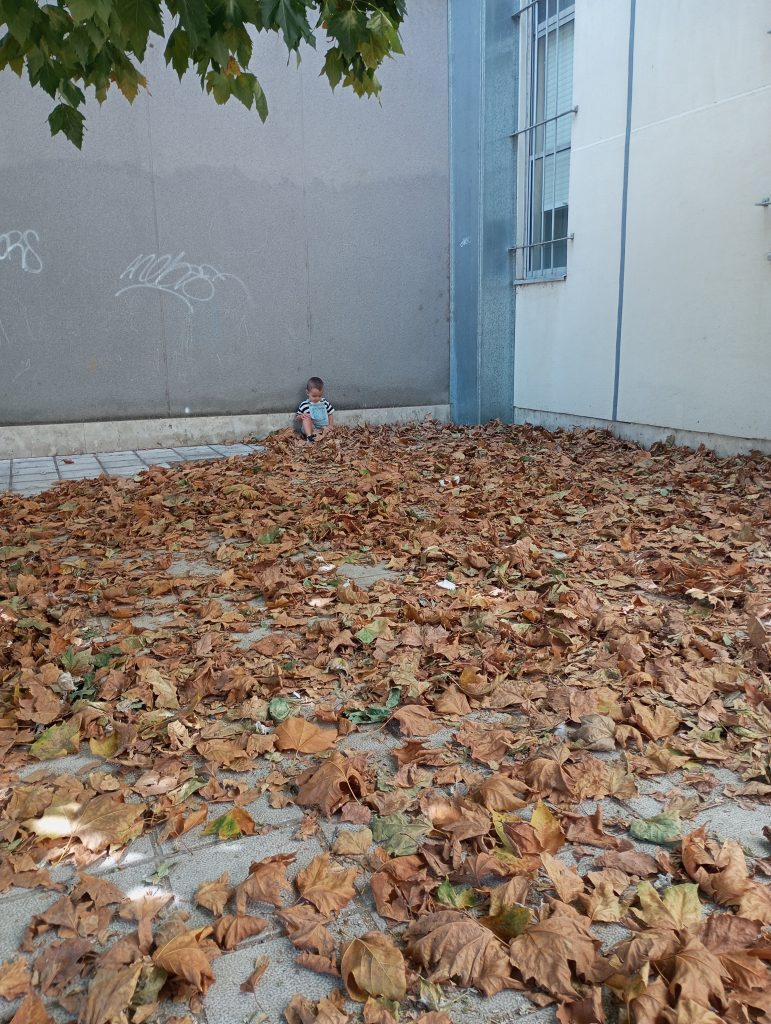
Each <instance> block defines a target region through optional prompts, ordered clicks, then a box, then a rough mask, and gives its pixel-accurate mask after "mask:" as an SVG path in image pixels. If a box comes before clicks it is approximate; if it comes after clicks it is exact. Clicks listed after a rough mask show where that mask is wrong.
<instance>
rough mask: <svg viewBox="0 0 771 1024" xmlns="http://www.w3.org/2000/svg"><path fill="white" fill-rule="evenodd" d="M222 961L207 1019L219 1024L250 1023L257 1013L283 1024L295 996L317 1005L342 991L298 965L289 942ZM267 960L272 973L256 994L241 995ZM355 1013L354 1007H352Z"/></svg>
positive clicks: (268, 1023) (273, 942) (244, 949)
mask: <svg viewBox="0 0 771 1024" xmlns="http://www.w3.org/2000/svg"><path fill="white" fill-rule="evenodd" d="M259 939H260V936H257V941H256V942H254V943H253V944H251V945H245V946H241V947H240V948H239V949H236V950H234V951H233V952H232V953H228V954H227V955H226V956H221V957H218V958H217V959H216V960H215V961H214V963H213V965H212V966H213V970H214V975H215V977H216V979H217V980H216V983H215V984H214V985H212V987H211V988H210V989H209V992H208V994H207V996H206V999H205V1002H204V1008H205V1010H206V1016H207V1018H208V1019H209V1020H210V1021H212V1022H215V1021H216V1022H217V1024H226V1022H227V1024H231V1022H232V1024H236V1022H239V1021H248V1020H250V1019H251V1016H252V1015H254V1014H255V1013H259V1012H262V1013H264V1014H266V1020H265V1024H281V1022H283V1020H284V1017H283V1013H284V1009H285V1007H286V1006H287V1004H288V1003H289V1000H290V999H291V998H292V996H294V995H296V994H298V993H299V994H300V995H303V996H305V997H306V998H307V999H312V1000H314V1001H316V1000H318V999H321V998H322V996H328V995H329V993H330V992H332V990H333V989H339V988H340V980H339V979H338V978H333V977H330V976H329V975H327V974H317V973H316V972H315V971H309V970H306V969H305V968H303V967H299V966H298V965H297V964H296V963H295V956H296V955H297V952H298V951H297V950H296V949H295V948H294V946H293V945H292V943H291V942H290V941H289V939H286V938H273V939H268V940H266V941H263V942H260V941H259ZM261 956H267V957H268V960H269V963H268V969H267V970H266V972H265V974H264V975H263V976H262V978H261V979H260V983H259V985H258V986H257V988H256V990H255V991H254V993H245V992H241V991H240V986H241V984H242V983H243V982H244V981H246V979H247V978H248V977H249V975H250V974H251V973H252V971H253V970H254V964H255V960H257V958H258V957H261ZM350 1009H353V1005H352V1004H351V1005H350Z"/></svg>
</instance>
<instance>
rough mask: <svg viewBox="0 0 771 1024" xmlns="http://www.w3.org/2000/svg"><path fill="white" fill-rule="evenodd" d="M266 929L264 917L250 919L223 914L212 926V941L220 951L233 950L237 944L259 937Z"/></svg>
mask: <svg viewBox="0 0 771 1024" xmlns="http://www.w3.org/2000/svg"><path fill="white" fill-rule="evenodd" d="M267 927H268V921H266V920H265V918H264V917H251V916H250V915H249V914H225V915H224V917H221V918H220V920H219V921H217V923H216V924H215V925H214V929H213V935H214V941H215V942H216V943H217V945H218V946H219V947H220V948H221V949H228V950H229V949H235V948H236V946H237V945H238V944H239V942H243V941H244V939H248V938H250V937H251V936H252V935H259V934H260V932H262V931H265V929H266V928H267Z"/></svg>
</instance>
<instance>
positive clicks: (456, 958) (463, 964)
mask: <svg viewBox="0 0 771 1024" xmlns="http://www.w3.org/2000/svg"><path fill="white" fill-rule="evenodd" d="M405 939H406V943H407V952H408V954H409V956H410V957H411V958H412V959H413V960H414V961H415V962H416V963H417V964H418V965H419V966H420V967H423V968H424V969H426V970H427V971H428V972H429V980H430V981H434V982H439V983H443V982H451V981H452V982H455V983H457V984H459V985H463V986H465V987H473V988H477V989H479V991H480V992H482V993H483V995H486V996H492V995H495V993H496V992H501V991H503V990H504V989H507V988H511V987H513V985H512V978H511V971H510V968H509V964H508V960H507V957H506V953H505V950H504V948H503V945H502V943H501V942H500V941H499V940H498V939H497V938H496V936H495V935H494V934H493V933H492V932H491V931H490V930H489V929H488V928H485V927H484V926H483V925H481V924H479V922H477V921H475V920H474V919H473V918H470V917H467V916H466V915H465V914H463V913H461V912H460V911H456V910H443V911H439V912H438V913H435V914H426V915H425V916H424V917H421V918H420V919H419V920H417V921H415V922H413V923H412V924H411V925H409V927H408V928H407V931H406V932H405Z"/></svg>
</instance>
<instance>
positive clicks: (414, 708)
mask: <svg viewBox="0 0 771 1024" xmlns="http://www.w3.org/2000/svg"><path fill="white" fill-rule="evenodd" d="M391 718H392V719H393V720H395V721H397V722H398V723H399V733H400V734H401V735H402V736H431V735H433V733H435V732H438V731H439V730H440V729H441V728H442V725H441V723H440V722H437V721H436V719H435V718H434V716H433V714H432V713H431V711H429V709H428V708H427V707H424V706H423V705H422V704H407V705H406V706H405V707H401V708H397V710H396V711H394V713H393V715H392V716H391Z"/></svg>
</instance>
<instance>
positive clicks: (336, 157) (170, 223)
mask: <svg viewBox="0 0 771 1024" xmlns="http://www.w3.org/2000/svg"><path fill="white" fill-rule="evenodd" d="M446 18H447V15H446V0H420V2H418V3H413V4H412V5H410V15H409V18H408V20H407V22H406V25H405V31H404V42H405V49H406V56H405V57H403V58H399V59H397V60H396V61H394V62H389V64H388V66H387V67H386V68H385V69H384V70H383V73H382V75H381V78H382V81H383V85H384V89H383V95H382V101H381V103H380V104H379V103H378V102H377V101H371V100H359V99H357V98H356V97H354V96H353V95H349V94H348V93H347V92H345V93H342V92H340V90H338V92H337V93H336V94H335V95H332V93H331V92H330V90H329V86H328V85H327V83H326V80H325V79H324V80H322V79H320V78H319V77H318V72H319V69H320V66H321V56H320V55H318V54H315V53H313V51H310V50H307V51H306V52H305V53H304V56H303V62H302V65H301V67H300V69H299V70H298V69H296V68H295V67H294V63H293V62H292V64H290V66H287V60H286V51H285V49H284V48H283V45H282V44H281V42H280V41H279V40H277V39H274V38H267V37H261V39H260V40H259V43H258V47H257V53H258V54H259V60H258V61H257V63H256V70H257V73H258V77H259V78H260V80H261V82H262V84H263V87H264V88H265V91H266V93H267V96H268V101H269V104H270V108H271V113H270V117H269V120H268V122H267V124H265V125H262V124H261V123H260V121H259V119H258V118H257V115H256V114H254V113H253V112H252V113H250V112H247V111H245V110H244V109H243V108H242V107H241V106H240V105H237V104H236V103H235V102H233V101H231V102H230V103H229V104H228V105H227V106H225V107H217V106H216V105H215V103H214V101H213V100H212V99H211V98H210V97H207V96H205V95H203V94H202V93H201V90H200V87H199V85H198V82H197V79H195V78H190V79H189V80H185V81H184V82H183V83H182V84H181V85H180V84H179V83H178V81H177V78H176V75H174V73H173V72H171V71H169V70H168V69H167V68H166V67H165V65H164V63H163V58H162V44H161V43H160V42H159V43H158V44H156V46H155V47H154V49H153V50H151V51H150V54H149V57H148V60H147V63H146V73H147V77H148V80H149V85H150V91H151V95H149V96H147V95H142V96H140V97H139V98H138V100H137V101H136V103H135V104H134V105H133V106H129V105H128V104H127V103H126V101H125V100H124V99H123V98H122V97H121V96H120V95H115V96H111V97H110V98H109V99H108V101H107V102H106V103H105V104H104V106H103V107H102V108H99V107H97V106H96V105H94V106H93V108H92V109H90V110H89V114H88V121H87V124H88V131H87V134H86V140H85V143H84V147H83V151H82V152H81V153H79V152H78V151H77V150H75V149H74V148H73V147H72V146H71V145H70V144H69V143H68V142H66V141H65V140H63V139H62V138H57V139H51V138H50V135H49V132H48V126H47V124H46V120H45V119H46V116H47V114H48V112H49V110H50V103H49V101H48V98H47V97H45V96H42V95H41V96H38V95H33V94H32V91H31V90H30V89H29V87H28V86H26V85H25V84H24V83H23V82H19V81H18V80H17V79H16V78H15V76H13V75H12V74H10V73H8V72H6V73H4V74H2V75H0V140H2V141H1V142H0V424H6V425H7V424H29V423H66V422H78V421H84V420H120V419H140V418H146V417H170V416H172V417H175V416H176V417H178V416H204V415H222V414H240V413H264V412H273V411H277V410H282V409H285V408H290V407H292V406H293V404H294V403H295V401H296V400H297V398H298V394H299V391H300V390H301V387H302V384H303V383H304V381H305V379H306V378H307V377H308V376H309V375H310V374H312V373H313V374H320V375H322V376H323V377H324V378H325V379H326V380H327V381H328V393H329V395H330V397H331V398H332V400H333V401H334V402H335V404H336V405H338V406H339V407H341V408H367V407H373V406H381V407H382V406H416V405H435V404H441V403H445V402H447V400H448V380H449V300H448V232H449V227H448V225H449V211H448V202H449V183H448V145H447V122H448V116H447V93H448V90H447V23H446ZM180 253H183V254H184V255H182V256H181V257H180V258H179V260H178V261H177V265H176V268H175V269H173V270H170V271H169V272H168V273H167V274H166V276H165V277H161V276H160V273H161V270H162V269H164V267H165V266H166V263H158V262H156V263H155V264H154V265H153V268H152V269H150V268H149V263H148V262H147V261H145V262H140V263H138V262H137V261H138V258H139V257H140V256H148V255H153V254H154V255H155V256H157V257H160V256H164V255H166V256H168V261H167V262H168V263H171V260H172V258H174V257H176V256H178V254H180ZM181 262H182V263H184V264H189V266H184V267H183V268H182V269H180V268H179V265H180V263H181ZM132 266H133V271H132ZM159 286H160V287H159Z"/></svg>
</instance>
